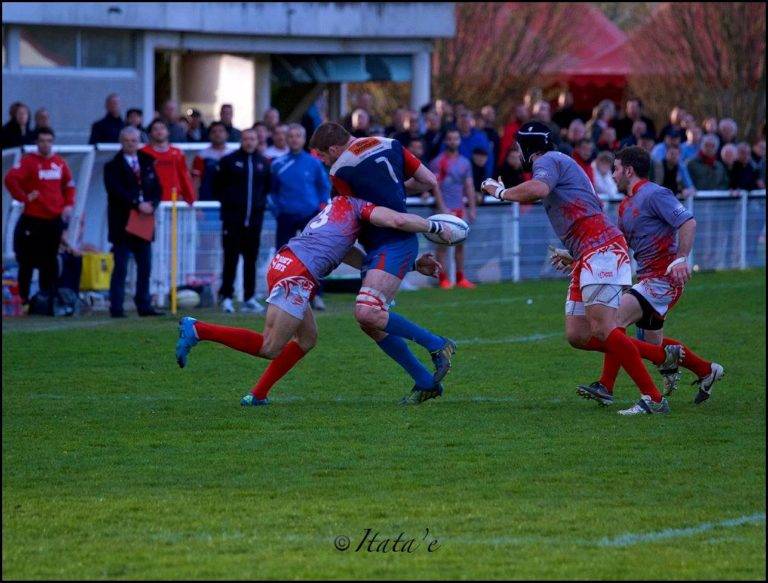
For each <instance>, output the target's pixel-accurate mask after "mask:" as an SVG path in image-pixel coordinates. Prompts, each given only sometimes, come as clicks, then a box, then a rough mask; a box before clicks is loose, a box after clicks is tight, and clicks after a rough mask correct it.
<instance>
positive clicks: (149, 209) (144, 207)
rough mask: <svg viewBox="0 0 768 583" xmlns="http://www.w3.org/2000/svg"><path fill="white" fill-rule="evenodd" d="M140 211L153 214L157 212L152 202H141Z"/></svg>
mask: <svg viewBox="0 0 768 583" xmlns="http://www.w3.org/2000/svg"><path fill="white" fill-rule="evenodd" d="M139 212H140V213H144V214H145V215H151V214H152V213H153V212H155V207H153V206H152V203H151V202H140V203H139Z"/></svg>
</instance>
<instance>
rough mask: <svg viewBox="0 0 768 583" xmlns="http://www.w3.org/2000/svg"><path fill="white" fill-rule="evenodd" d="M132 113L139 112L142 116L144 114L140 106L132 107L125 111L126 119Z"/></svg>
mask: <svg viewBox="0 0 768 583" xmlns="http://www.w3.org/2000/svg"><path fill="white" fill-rule="evenodd" d="M132 113H138V114H139V115H141V116H144V112H143V111H142V110H141V109H139V108H138V107H132V108H130V109H129V110H128V111H126V112H125V117H126V119H127V118H128V117H129V116H130V115H131V114H132Z"/></svg>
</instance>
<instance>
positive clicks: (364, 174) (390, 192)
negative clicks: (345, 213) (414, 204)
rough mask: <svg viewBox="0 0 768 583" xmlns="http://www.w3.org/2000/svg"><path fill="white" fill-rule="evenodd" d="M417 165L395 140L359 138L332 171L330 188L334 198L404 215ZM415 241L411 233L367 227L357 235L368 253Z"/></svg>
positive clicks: (419, 162) (416, 160) (414, 157)
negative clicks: (408, 186)
mask: <svg viewBox="0 0 768 583" xmlns="http://www.w3.org/2000/svg"><path fill="white" fill-rule="evenodd" d="M420 165H421V161H420V160H419V159H418V158H417V157H416V156H414V155H413V154H411V152H409V151H408V150H406V149H405V148H403V145H402V144H401V143H400V142H398V141H397V140H392V139H388V138H379V137H371V138H358V139H356V140H354V141H353V142H352V143H351V144H350V145H349V147H348V148H347V149H346V150H345V151H344V153H343V154H342V155H341V156H339V158H338V160H336V162H335V163H334V165H333V166H332V167H331V171H330V174H331V184H332V185H333V189H334V191H335V193H334V194H338V195H342V196H351V197H354V198H360V199H363V200H366V201H368V202H371V203H373V204H374V205H376V206H384V207H387V208H390V209H392V210H395V211H398V212H406V207H405V197H406V192H405V181H406V180H408V179H409V178H411V177H412V176H413V175H414V173H415V172H416V170H417V169H418V167H419V166H420ZM415 238H416V236H415V235H414V234H412V233H405V232H403V231H398V230H395V229H390V228H385V227H376V226H374V225H370V224H366V225H364V226H363V228H362V230H361V232H360V243H362V245H363V247H365V250H366V251H368V252H370V251H372V250H375V249H378V248H380V247H382V246H384V245H389V244H396V243H400V242H403V241H406V240H409V239H414V240H415Z"/></svg>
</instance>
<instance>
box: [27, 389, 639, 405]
mask: <svg viewBox="0 0 768 583" xmlns="http://www.w3.org/2000/svg"><path fill="white" fill-rule="evenodd" d="M243 390H245V389H243ZM386 390H391V389H386ZM400 396H401V395H400V394H393V395H392V396H387V395H360V396H358V397H319V396H318V397H315V396H304V395H280V396H277V397H275V398H274V400H273V405H277V406H280V405H287V404H290V403H327V404H332V403H339V404H348V403H351V404H360V403H384V404H387V403H389V404H393V403H395V404H396V403H397V401H398V400H399V398H400ZM27 398H28V399H34V400H37V399H44V400H50V401H74V402H77V401H85V402H94V401H100V402H105V401H109V400H112V401H139V402H142V401H143V402H165V401H184V402H186V403H190V404H193V403H195V402H197V403H212V402H223V401H226V402H229V403H236V402H239V397H233V396H221V397H210V396H209V397H191V398H190V397H176V396H173V395H135V394H123V395H83V394H78V395H57V394H52V393H31V394H30V395H28V396H27ZM270 400H272V397H270ZM440 401H443V402H446V403H447V402H452V403H456V402H458V403H521V402H522V401H521V399H519V398H517V397H513V396H506V397H493V396H487V397H486V396H483V395H475V396H455V395H452V394H451V390H450V388H449V389H446V392H445V394H444V397H442V398H441V399H440ZM568 401H573V402H582V400H581V399H578V398H577V397H575V396H574V397H573V399H570V398H559V397H555V398H552V399H539V400H537V401H536V402H537V403H550V404H554V405H558V404H561V403H563V402H568ZM635 402H636V399H634V400H633V399H624V400H621V399H616V400H614V403H627V404H629V403H635ZM255 409H257V410H258V409H259V408H258V407H256V408H255Z"/></svg>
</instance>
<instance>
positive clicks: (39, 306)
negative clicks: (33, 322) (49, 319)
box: [29, 291, 53, 316]
mask: <svg viewBox="0 0 768 583" xmlns="http://www.w3.org/2000/svg"><path fill="white" fill-rule="evenodd" d="M29 314H30V316H31V315H37V316H53V298H52V297H51V296H50V295H48V293H46V292H42V291H41V292H37V293H36V294H35V295H33V296H32V297H31V298H30V300H29Z"/></svg>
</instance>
